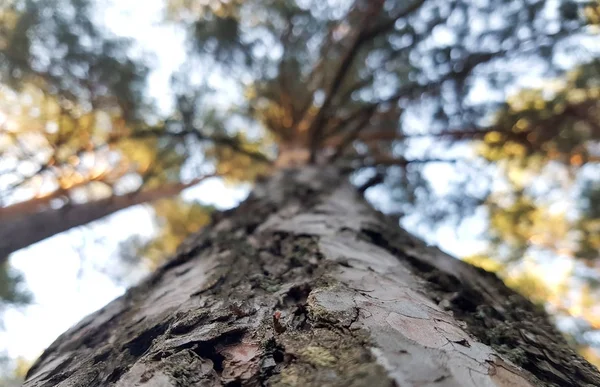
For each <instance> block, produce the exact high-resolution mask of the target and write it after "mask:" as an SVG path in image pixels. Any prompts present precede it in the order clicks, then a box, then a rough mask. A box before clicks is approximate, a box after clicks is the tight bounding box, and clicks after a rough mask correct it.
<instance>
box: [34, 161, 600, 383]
mask: <svg viewBox="0 0 600 387" xmlns="http://www.w3.org/2000/svg"><path fill="white" fill-rule="evenodd" d="M105 385H116V386H123V387H125V386H128V387H129V386H220V385H227V386H240V385H249V386H259V385H281V386H284V385H290V386H395V385H396V386H403V387H404V386H473V387H484V386H537V385H541V386H599V385H600V375H599V374H598V372H597V370H596V369H595V368H594V367H592V366H591V365H590V364H588V363H587V362H586V361H585V360H583V359H582V358H581V357H579V356H578V355H576V354H575V353H574V352H573V351H572V350H571V349H570V348H569V347H568V346H567V344H566V343H565V341H564V340H563V338H562V337H561V335H560V334H559V333H558V332H557V331H556V330H555V329H554V328H553V326H552V325H551V324H550V323H549V322H548V319H547V316H546V315H545V313H544V312H543V311H541V310H539V309H538V308H536V307H534V306H533V305H532V304H531V303H529V302H528V301H526V300H525V299H524V298H523V297H521V296H519V295H517V294H515V293H514V292H512V291H511V290H509V289H507V288H506V287H505V286H504V285H503V284H502V282H501V281H500V280H499V279H498V278H496V277H495V276H494V275H492V274H489V273H487V272H484V271H482V270H480V269H476V268H474V267H471V266H469V265H467V264H465V263H463V262H461V261H459V260H456V259H454V258H452V257H450V256H448V255H446V254H444V253H442V252H441V251H440V250H438V249H437V248H434V247H429V246H426V245H425V244H424V243H423V242H421V241H420V240H417V239H416V238H414V237H412V236H410V235H409V234H408V233H406V232H404V231H403V230H401V229H400V228H398V227H397V225H396V224H394V222H392V221H390V220H388V219H386V217H385V216H384V215H382V214H380V213H378V212H376V211H375V210H374V209H373V208H372V207H370V206H369V205H368V204H367V203H366V202H365V201H364V199H363V198H362V197H361V196H360V195H359V194H358V193H357V192H356V191H355V189H354V188H353V187H352V186H351V185H350V184H349V183H347V182H346V181H345V179H344V177H343V176H341V175H340V174H339V173H338V172H337V171H336V170H335V169H322V168H321V169H316V168H303V169H300V170H287V171H280V172H279V173H277V174H276V175H275V176H274V177H273V178H271V179H269V180H266V181H263V182H260V183H259V184H258V185H257V188H256V189H255V190H254V192H253V194H252V195H251V196H250V198H249V199H248V200H247V201H246V202H244V203H243V204H242V205H241V206H240V207H238V208H237V209H235V210H232V211H229V212H226V213H221V214H218V215H216V216H215V219H214V220H213V223H212V224H211V225H210V226H209V227H207V228H206V229H205V230H203V231H202V232H201V233H199V234H198V235H196V236H195V237H194V238H192V239H190V240H188V241H186V242H185V243H184V244H183V245H182V246H181V247H180V250H179V252H178V254H177V255H176V257H174V258H173V259H172V260H171V261H170V262H168V263H167V264H166V265H164V266H163V267H161V268H160V269H159V270H158V271H157V272H156V273H154V274H153V275H152V276H151V277H150V278H148V279H147V280H146V281H145V282H143V283H142V284H141V285H139V286H137V287H135V288H132V289H131V290H130V291H128V292H127V293H126V294H125V295H124V296H122V297H121V298H119V299H117V300H115V301H113V302H111V303H110V304H108V305H107V306H106V307H104V308H103V309H101V310H99V311H98V312H96V313H94V314H92V315H90V316H88V317H87V318H85V319H84V320H83V321H81V322H80V323H79V324H78V325H77V326H75V327H74V328H72V329H70V330H69V331H67V332H66V333H64V334H63V335H62V336H61V337H59V338H58V339H57V340H56V342H55V343H54V344H52V345H51V346H50V347H49V348H48V349H47V350H46V351H45V352H44V354H43V355H42V356H41V357H40V359H38V361H37V362H36V363H35V365H34V366H33V367H32V368H31V370H30V371H29V374H28V377H27V382H26V383H25V386H28V387H34V386H36V387H42V386H44V387H45V386H105Z"/></svg>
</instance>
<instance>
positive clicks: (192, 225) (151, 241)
mask: <svg viewBox="0 0 600 387" xmlns="http://www.w3.org/2000/svg"><path fill="white" fill-rule="evenodd" d="M152 208H153V210H154V215H155V226H156V231H155V233H154V235H153V236H152V237H151V238H141V237H140V236H137V235H133V236H131V237H129V238H128V239H126V240H125V241H124V242H122V243H121V246H120V249H119V253H120V256H121V259H122V260H123V261H124V262H126V263H127V264H128V265H133V266H139V265H140V264H141V265H143V266H144V267H145V268H146V269H148V270H154V269H156V268H157V267H158V266H160V265H161V264H162V263H164V262H165V260H166V259H167V258H169V257H171V256H173V254H175V252H176V250H177V247H178V246H179V245H180V244H181V243H182V242H183V241H184V240H185V239H186V238H187V237H189V236H190V235H192V234H193V233H195V232H197V231H198V230H200V229H201V228H202V227H204V226H206V225H207V224H208V223H209V222H210V219H211V217H210V216H211V212H212V211H214V209H213V208H212V207H208V206H204V205H202V204H200V203H197V202H185V201H183V200H181V199H175V200H173V199H164V200H159V201H157V202H155V203H154V204H153V205H152Z"/></svg>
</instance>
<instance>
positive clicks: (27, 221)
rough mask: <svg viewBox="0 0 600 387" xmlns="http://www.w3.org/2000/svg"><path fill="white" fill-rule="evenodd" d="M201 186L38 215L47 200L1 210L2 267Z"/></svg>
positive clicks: (114, 198) (113, 198) (172, 187)
mask: <svg viewBox="0 0 600 387" xmlns="http://www.w3.org/2000/svg"><path fill="white" fill-rule="evenodd" d="M198 182H199V180H198V181H196V180H195V181H192V182H190V183H175V184H167V185H163V186H160V187H158V188H154V189H149V190H145V191H139V192H133V193H130V194H127V195H113V196H110V197H107V198H105V199H100V200H96V201H92V202H87V203H82V204H75V205H70V204H67V205H65V206H63V207H60V208H57V209H53V208H47V209H44V210H42V211H37V212H34V211H35V210H34V209H32V208H35V207H36V206H38V207H39V205H40V202H42V203H43V202H44V201H45V200H46V198H42V199H33V200H32V201H31V203H30V204H31V205H30V206H28V205H27V203H28V202H27V203H17V204H15V205H13V206H9V207H5V208H0V263H1V262H4V261H5V260H6V259H8V256H9V255H10V254H11V253H13V252H15V251H17V250H20V249H23V248H25V247H27V246H30V245H32V244H34V243H37V242H39V241H41V240H44V239H46V238H50V237H51V236H54V235H56V234H60V233H61V232H64V231H67V230H70V229H71V228H74V227H78V226H82V225H85V224H88V223H90V222H93V221H94V220H98V219H100V218H103V217H105V216H108V215H110V214H113V213H115V212H117V211H120V210H123V209H125V208H128V207H131V206H135V205H137V204H142V203H148V202H152V201H155V200H158V199H164V198H168V197H171V196H175V195H177V194H179V193H180V192H181V191H183V190H184V189H186V188H189V187H191V186H193V185H195V184H198ZM46 204H47V203H46Z"/></svg>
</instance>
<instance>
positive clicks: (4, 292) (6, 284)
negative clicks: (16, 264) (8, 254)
mask: <svg viewBox="0 0 600 387" xmlns="http://www.w3.org/2000/svg"><path fill="white" fill-rule="evenodd" d="M23 285H24V284H23V277H22V275H21V274H19V273H16V272H15V270H14V269H13V268H11V267H10V266H9V264H8V262H4V263H2V264H0V300H2V301H3V302H4V303H6V304H9V305H13V306H21V305H26V304H28V303H29V302H31V294H29V293H28V292H27V291H26V290H24V289H23ZM3 307H4V305H2V304H0V310H2V308H3ZM1 323H2V321H0V326H1Z"/></svg>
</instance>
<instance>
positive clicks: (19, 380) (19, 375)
mask: <svg viewBox="0 0 600 387" xmlns="http://www.w3.org/2000/svg"><path fill="white" fill-rule="evenodd" d="M29 367H31V362H30V361H28V360H26V359H23V358H20V357H19V358H17V359H10V358H9V357H8V356H6V355H0V386H2V387H18V386H21V385H22V384H23V382H24V381H25V375H26V374H27V371H28V370H29Z"/></svg>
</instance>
